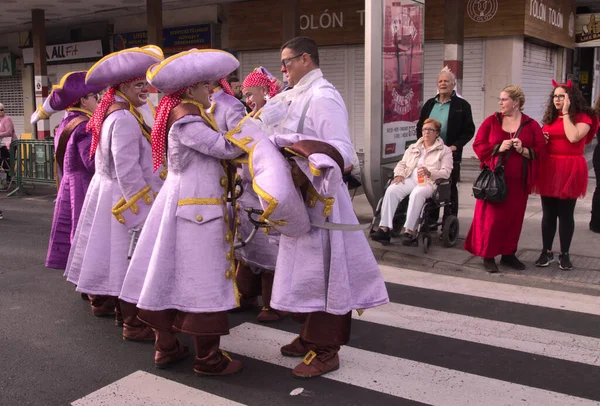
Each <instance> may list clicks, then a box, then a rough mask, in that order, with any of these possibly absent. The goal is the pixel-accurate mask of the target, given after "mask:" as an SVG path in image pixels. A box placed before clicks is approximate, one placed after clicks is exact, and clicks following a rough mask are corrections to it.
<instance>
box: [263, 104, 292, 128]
mask: <svg viewBox="0 0 600 406" xmlns="http://www.w3.org/2000/svg"><path fill="white" fill-rule="evenodd" d="M286 113H287V109H286V108H285V107H284V106H283V104H282V103H281V102H267V104H265V105H264V106H263V108H262V111H261V113H260V121H262V122H263V124H265V125H274V124H277V123H279V122H280V121H281V120H283V119H284V118H285V115H286Z"/></svg>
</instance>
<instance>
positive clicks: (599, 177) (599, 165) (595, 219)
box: [590, 140, 600, 233]
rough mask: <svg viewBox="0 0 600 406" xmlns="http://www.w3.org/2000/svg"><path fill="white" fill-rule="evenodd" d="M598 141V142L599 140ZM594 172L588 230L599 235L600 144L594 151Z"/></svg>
mask: <svg viewBox="0 0 600 406" xmlns="http://www.w3.org/2000/svg"><path fill="white" fill-rule="evenodd" d="M599 141H600V140H599ZM593 162H594V172H595V173H596V190H594V197H593V198H592V219H591V220H590V228H591V229H592V230H593V231H595V232H597V233H600V143H599V144H598V145H596V149H594V157H593Z"/></svg>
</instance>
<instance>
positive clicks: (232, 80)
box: [227, 76, 240, 86]
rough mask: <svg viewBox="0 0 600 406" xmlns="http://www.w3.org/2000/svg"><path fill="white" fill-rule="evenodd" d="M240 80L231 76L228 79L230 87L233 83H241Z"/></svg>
mask: <svg viewBox="0 0 600 406" xmlns="http://www.w3.org/2000/svg"><path fill="white" fill-rule="evenodd" d="M239 81H240V79H239V78H238V77H237V76H230V77H228V78H227V83H229V86H231V84H232V83H233V82H239Z"/></svg>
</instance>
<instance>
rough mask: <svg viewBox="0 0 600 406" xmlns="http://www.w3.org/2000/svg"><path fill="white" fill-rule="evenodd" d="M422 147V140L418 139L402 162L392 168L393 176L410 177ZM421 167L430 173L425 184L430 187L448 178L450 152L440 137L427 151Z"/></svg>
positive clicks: (450, 170) (450, 162)
mask: <svg viewBox="0 0 600 406" xmlns="http://www.w3.org/2000/svg"><path fill="white" fill-rule="evenodd" d="M422 145H423V138H420V139H419V140H418V141H417V142H416V143H414V144H412V145H411V146H409V147H408V149H407V150H406V152H405V153H404V156H403V157H402V160H401V161H400V162H398V164H397V165H396V168H394V176H402V177H403V178H408V177H410V175H411V174H412V172H413V171H414V170H415V168H416V167H417V163H418V162H419V159H420V158H421V146H422ZM423 166H424V167H425V168H427V170H428V171H429V172H431V177H430V178H428V179H427V182H428V183H430V184H431V185H434V184H435V181H436V180H437V179H449V178H450V173H451V172H452V166H453V160H452V150H451V149H450V148H448V147H447V146H446V145H444V142H443V141H442V139H441V138H440V137H438V138H437V139H436V140H435V142H434V144H433V145H432V146H431V147H429V148H428V149H427V153H426V155H425V162H424V163H423Z"/></svg>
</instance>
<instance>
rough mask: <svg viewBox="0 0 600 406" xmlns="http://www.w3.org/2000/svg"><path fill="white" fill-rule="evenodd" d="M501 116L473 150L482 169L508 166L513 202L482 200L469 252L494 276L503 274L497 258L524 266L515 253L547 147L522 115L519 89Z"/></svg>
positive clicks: (512, 89)
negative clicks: (479, 258)
mask: <svg viewBox="0 0 600 406" xmlns="http://www.w3.org/2000/svg"><path fill="white" fill-rule="evenodd" d="M498 103H499V104H500V111H499V112H497V113H494V114H492V115H491V116H489V117H488V118H486V119H485V121H484V122H483V123H482V124H481V127H479V131H477V135H476V136H475V141H474V143H473V150H474V151H475V153H476V154H477V157H478V158H479V160H480V161H481V167H483V166H484V165H487V166H488V167H489V168H494V167H495V166H496V163H497V162H498V160H499V159H502V163H503V165H504V174H505V179H506V186H507V189H508V196H507V198H506V200H504V201H501V202H490V201H487V200H477V202H476V204H475V213H474V215H473V223H472V224H471V229H470V230H469V233H468V234H467V238H466V240H465V249H466V250H467V251H469V252H470V253H471V254H473V255H476V256H478V257H482V258H483V265H484V267H485V269H486V270H487V271H488V272H489V273H495V272H498V266H497V265H496V260H495V257H496V256H497V255H502V259H501V263H503V264H505V265H508V266H510V267H511V268H514V269H517V270H524V269H525V265H524V264H523V263H522V262H521V261H519V259H518V258H517V256H516V255H515V253H516V252H517V245H518V243H519V237H520V235H521V228H522V227H523V219H524V217H525V208H526V207H527V198H528V196H529V194H530V192H531V187H532V185H533V183H534V179H535V175H536V174H537V167H538V164H537V161H538V160H540V159H543V155H544V154H545V141H544V135H543V134H542V129H541V128H540V126H539V124H538V123H537V122H535V121H534V120H532V119H531V118H530V117H528V116H526V115H525V114H523V113H522V111H523V105H524V104H525V95H524V94H523V90H521V88H520V87H518V86H507V87H505V88H504V89H503V90H502V92H500V97H499V98H498Z"/></svg>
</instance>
